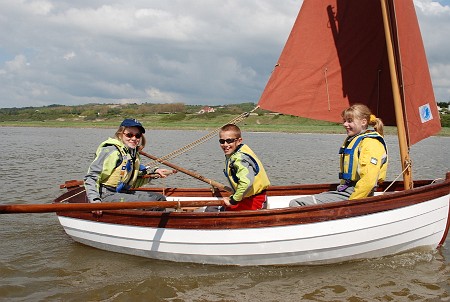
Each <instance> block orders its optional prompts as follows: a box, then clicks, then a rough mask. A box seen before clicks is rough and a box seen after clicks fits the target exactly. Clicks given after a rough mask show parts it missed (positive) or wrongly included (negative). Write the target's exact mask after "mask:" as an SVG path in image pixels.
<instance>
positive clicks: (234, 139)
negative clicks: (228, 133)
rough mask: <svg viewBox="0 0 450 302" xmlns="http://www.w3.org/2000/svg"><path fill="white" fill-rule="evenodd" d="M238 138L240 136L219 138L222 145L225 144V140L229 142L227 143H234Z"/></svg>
mask: <svg viewBox="0 0 450 302" xmlns="http://www.w3.org/2000/svg"><path fill="white" fill-rule="evenodd" d="M237 140H238V138H227V139H222V138H221V139H219V143H220V144H221V145H223V144H225V142H227V144H231V143H234V142H235V141H237Z"/></svg>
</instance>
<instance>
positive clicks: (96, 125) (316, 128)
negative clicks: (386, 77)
mask: <svg viewBox="0 0 450 302" xmlns="http://www.w3.org/2000/svg"><path fill="white" fill-rule="evenodd" d="M116 124H117V123H116V122H114V123H111V122H79V123H70V124H63V123H62V122H35V121H33V122H14V123H11V122H1V123H0V127H17V128H24V127H32V128H39V127H42V128H74V129H77V128H80V129H83V128H84V129H88V128H90V129H116V128H117V125H116ZM143 124H144V125H145V124H147V126H146V128H148V129H149V130H191V131H213V130H216V129H218V128H220V127H221V126H222V125H223V124H221V123H217V124H215V123H211V124H208V125H187V124H177V123H176V122H174V123H173V124H171V125H161V124H159V125H154V124H153V123H151V122H150V123H145V121H144V122H143ZM238 125H239V127H240V128H241V129H242V130H243V131H245V132H268V133H277V132H278V133H311V134H343V133H344V132H343V128H342V126H341V125H302V124H299V125H295V124H276V125H270V124H265V125H258V124H253V125H252V124H246V123H243V124H242V125H240V124H238ZM385 134H386V135H397V129H396V127H393V126H385ZM433 136H443V137H450V128H449V127H442V129H441V131H440V132H439V133H437V134H435V135H433Z"/></svg>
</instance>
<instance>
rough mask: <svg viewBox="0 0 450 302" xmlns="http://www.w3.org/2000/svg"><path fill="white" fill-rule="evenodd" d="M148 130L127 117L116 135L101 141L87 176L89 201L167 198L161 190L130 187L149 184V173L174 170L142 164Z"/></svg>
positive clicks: (157, 199)
mask: <svg viewBox="0 0 450 302" xmlns="http://www.w3.org/2000/svg"><path fill="white" fill-rule="evenodd" d="M144 133H145V128H144V127H143V126H142V124H141V123H140V122H138V121H137V120H136V119H125V120H124V121H123V122H122V123H121V124H120V127H119V129H117V131H116V133H115V136H114V137H113V138H109V139H107V140H106V141H104V142H102V143H101V144H100V146H99V147H98V148H97V151H96V154H95V159H94V161H93V162H92V163H91V165H90V166H89V171H88V173H87V175H86V176H85V178H84V187H85V189H86V195H87V198H88V201H89V202H91V203H99V202H103V201H107V202H108V201H109V202H119V201H149V200H154V201H159V200H166V198H165V196H164V195H162V194H159V193H154V192H144V191H134V190H130V189H132V188H138V187H141V186H143V185H145V184H147V183H148V182H149V180H150V177H144V176H145V175H148V174H154V175H155V176H156V177H166V176H167V175H169V174H171V173H173V171H172V170H167V169H159V168H154V169H146V168H145V167H144V165H141V163H140V156H139V150H141V149H143V148H144V146H145V142H146V141H145V137H144ZM94 214H98V215H101V211H94Z"/></svg>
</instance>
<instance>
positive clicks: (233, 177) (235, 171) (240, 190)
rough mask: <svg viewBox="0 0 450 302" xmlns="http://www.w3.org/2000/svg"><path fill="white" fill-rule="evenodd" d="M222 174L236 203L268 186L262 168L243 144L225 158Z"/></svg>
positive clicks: (248, 148)
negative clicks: (231, 190)
mask: <svg viewBox="0 0 450 302" xmlns="http://www.w3.org/2000/svg"><path fill="white" fill-rule="evenodd" d="M224 173H225V176H226V177H227V178H228V180H229V182H230V185H231V187H232V188H233V190H234V193H233V195H232V197H233V199H234V200H236V201H241V200H242V199H244V198H245V197H250V196H253V195H256V194H259V193H261V192H262V191H263V190H265V189H267V187H269V186H270V181H269V177H268V176H267V174H266V171H265V169H264V166H263V165H262V163H261V161H260V160H259V158H258V157H257V156H256V154H255V153H254V152H253V151H252V150H251V149H250V147H248V146H247V145H245V144H242V145H240V146H239V147H238V148H237V149H236V151H235V152H234V153H233V154H231V155H230V156H229V157H226V161H225V169H224Z"/></svg>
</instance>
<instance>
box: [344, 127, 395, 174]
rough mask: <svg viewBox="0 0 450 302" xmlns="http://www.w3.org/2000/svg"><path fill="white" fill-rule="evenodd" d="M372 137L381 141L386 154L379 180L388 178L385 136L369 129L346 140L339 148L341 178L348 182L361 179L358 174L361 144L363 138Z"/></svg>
mask: <svg viewBox="0 0 450 302" xmlns="http://www.w3.org/2000/svg"><path fill="white" fill-rule="evenodd" d="M366 138H370V139H376V140H378V141H380V142H381V143H382V144H383V146H384V149H385V152H386V155H385V156H384V157H383V158H382V162H381V169H380V174H379V177H378V178H379V181H382V180H384V179H385V178H386V172H387V164H386V163H387V147H386V142H385V141H384V138H383V137H382V136H381V135H380V134H379V133H378V132H376V131H368V132H364V133H361V134H358V135H356V136H354V137H353V138H351V139H350V141H349V140H348V139H347V140H345V142H344V145H343V146H342V147H341V148H340V149H339V154H340V158H341V160H340V168H341V172H340V173H339V179H342V180H344V181H346V182H347V183H350V182H352V183H354V182H356V181H358V180H359V175H358V171H357V169H358V160H359V145H360V143H361V142H362V140H364V139H366Z"/></svg>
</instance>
